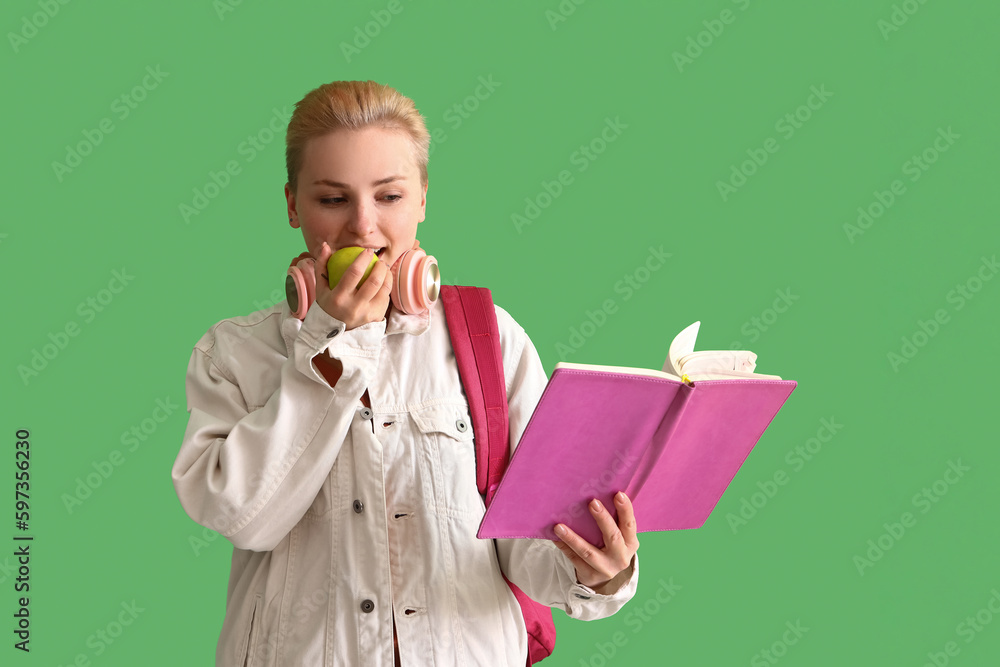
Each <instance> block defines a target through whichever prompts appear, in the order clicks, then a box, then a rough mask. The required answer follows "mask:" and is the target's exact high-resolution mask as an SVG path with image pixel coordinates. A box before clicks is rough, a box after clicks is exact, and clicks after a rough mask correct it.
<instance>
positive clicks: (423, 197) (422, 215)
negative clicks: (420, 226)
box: [417, 179, 430, 223]
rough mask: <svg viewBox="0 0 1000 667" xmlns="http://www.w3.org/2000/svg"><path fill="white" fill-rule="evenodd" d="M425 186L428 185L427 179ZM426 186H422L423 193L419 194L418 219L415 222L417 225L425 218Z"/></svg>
mask: <svg viewBox="0 0 1000 667" xmlns="http://www.w3.org/2000/svg"><path fill="white" fill-rule="evenodd" d="M427 185H430V180H429V179H428V181H427ZM427 185H425V186H424V191H423V192H422V193H421V194H420V219H419V220H417V223H421V222H423V221H424V218H425V217H427Z"/></svg>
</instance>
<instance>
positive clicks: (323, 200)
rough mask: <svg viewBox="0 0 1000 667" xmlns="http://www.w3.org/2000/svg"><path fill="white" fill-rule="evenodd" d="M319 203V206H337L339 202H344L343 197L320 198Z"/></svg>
mask: <svg viewBox="0 0 1000 667" xmlns="http://www.w3.org/2000/svg"><path fill="white" fill-rule="evenodd" d="M319 201H320V203H321V204H339V203H340V202H342V201H344V198H343V197H322V198H320V200H319Z"/></svg>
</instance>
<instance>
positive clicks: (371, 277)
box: [358, 260, 389, 301]
mask: <svg viewBox="0 0 1000 667" xmlns="http://www.w3.org/2000/svg"><path fill="white" fill-rule="evenodd" d="M369 261H371V260H369ZM365 266H367V264H366V265H365ZM388 272H389V270H388V269H387V268H386V265H385V262H383V261H382V260H378V261H376V262H375V264H374V266H372V272H371V273H370V274H368V279H367V280H365V282H364V284H363V285H361V286H360V287H359V288H358V298H359V299H361V300H362V301H371V300H373V299H374V298H376V296H377V295H378V293H379V290H381V289H382V286H383V284H384V282H385V277H386V275H387V274H388ZM362 274H364V271H362Z"/></svg>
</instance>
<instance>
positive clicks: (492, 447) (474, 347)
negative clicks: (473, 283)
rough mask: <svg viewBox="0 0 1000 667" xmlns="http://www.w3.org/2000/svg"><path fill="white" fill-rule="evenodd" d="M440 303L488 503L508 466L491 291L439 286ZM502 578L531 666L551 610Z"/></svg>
mask: <svg viewBox="0 0 1000 667" xmlns="http://www.w3.org/2000/svg"><path fill="white" fill-rule="evenodd" d="M441 302H442V304H443V305H444V313H445V319H446V320H447V321H448V334H449V336H450V337H451V346H452V348H454V350H455V360H456V361H457V362H458V372H459V375H460V376H461V377H462V387H463V388H464V389H465V395H466V398H467V399H468V401H469V412H470V413H471V416H472V430H473V432H474V433H475V436H476V437H475V442H476V486H477V487H478V488H479V493H481V494H483V497H484V499H485V502H486V506H487V507H489V505H490V501H492V500H493V494H494V492H496V489H497V486H499V485H500V478H501V477H503V472H504V470H505V469H506V468H507V454H508V448H509V442H508V441H509V437H510V435H509V431H508V417H507V385H506V383H505V382H504V376H503V356H502V355H501V352H500V331H499V329H498V328H497V318H496V311H495V310H494V309H493V296H492V294H491V293H490V291H489V290H488V289H486V288H485V287H459V286H456V285H442V286H441ZM504 580H505V581H507V585H508V586H510V590H511V591H512V592H513V593H514V596H515V597H516V598H517V601H518V603H519V604H520V605H521V613H522V614H523V615H524V625H525V626H526V627H527V629H528V663H527V664H528V665H532V664H534V663H536V662H538V661H540V660H542V659H543V658H547V657H548V656H550V655H551V654H552V651H553V649H555V645H556V626H555V623H553V621H552V610H551V609H550V608H549V607H547V606H545V605H543V604H539V603H538V602H535V601H534V600H532V599H531V598H529V597H528V596H527V595H525V594H524V593H523V592H521V589H519V588H518V587H517V586H515V585H514V584H512V583H511V582H510V581H509V580H507V578H506V577H504Z"/></svg>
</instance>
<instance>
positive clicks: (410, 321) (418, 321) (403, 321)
mask: <svg viewBox="0 0 1000 667" xmlns="http://www.w3.org/2000/svg"><path fill="white" fill-rule="evenodd" d="M439 301H440V300H439ZM279 307H280V309H281V337H282V338H284V339H285V349H286V350H288V351H291V349H292V343H293V342H294V341H295V337H296V336H297V335H298V333H299V329H300V328H302V321H301V320H299V319H297V318H294V317H292V309H291V308H289V307H288V300H287V299H286V300H283V301H282V302H281V304H280V305H279ZM439 307H440V305H439V304H438V303H437V302H435V303H434V305H433V306H431V308H430V310H429V311H427V312H424V313H421V314H419V315H409V314H407V313H404V312H403V311H401V310H398V309H397V308H396V307H395V306H393V307H392V308H391V309H390V310H389V317H388V318H387V321H386V325H385V335H387V336H388V335H390V334H396V333H408V334H413V335H414V336H419V335H420V334H422V333H423V332H425V331H427V330H428V329H430V328H431V312H432V311H434V310H436V309H437V308H439Z"/></svg>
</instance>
